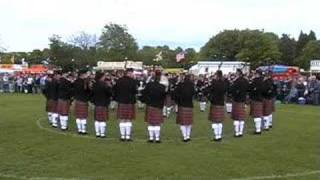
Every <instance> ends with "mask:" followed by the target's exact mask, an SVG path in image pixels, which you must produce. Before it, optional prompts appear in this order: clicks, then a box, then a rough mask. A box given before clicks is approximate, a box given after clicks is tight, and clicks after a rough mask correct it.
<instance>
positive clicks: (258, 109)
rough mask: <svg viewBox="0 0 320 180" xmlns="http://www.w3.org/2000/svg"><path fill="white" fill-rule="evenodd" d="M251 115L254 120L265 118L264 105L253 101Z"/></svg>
mask: <svg viewBox="0 0 320 180" xmlns="http://www.w3.org/2000/svg"><path fill="white" fill-rule="evenodd" d="M250 115H251V116H252V117H254V118H259V117H262V116H263V103H262V102H258V101H252V102H251V103H250Z"/></svg>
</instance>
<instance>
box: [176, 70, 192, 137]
mask: <svg viewBox="0 0 320 180" xmlns="http://www.w3.org/2000/svg"><path fill="white" fill-rule="evenodd" d="M192 81H193V79H192V76H191V75H185V77H184V80H183V81H182V82H180V83H179V84H178V87H177V88H176V90H175V93H174V94H175V101H176V103H177V104H178V113H177V118H176V123H177V124H178V125H180V130H181V134H182V137H183V141H184V142H188V141H190V140H191V139H190V135H191V128H192V123H193V96H194V95H195V87H194V83H193V82H192Z"/></svg>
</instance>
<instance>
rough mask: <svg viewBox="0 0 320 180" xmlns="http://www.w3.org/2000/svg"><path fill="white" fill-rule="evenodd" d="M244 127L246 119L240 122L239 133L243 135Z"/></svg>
mask: <svg viewBox="0 0 320 180" xmlns="http://www.w3.org/2000/svg"><path fill="white" fill-rule="evenodd" d="M243 129H244V121H240V123H239V135H243Z"/></svg>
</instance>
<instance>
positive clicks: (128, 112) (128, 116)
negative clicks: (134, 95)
mask: <svg viewBox="0 0 320 180" xmlns="http://www.w3.org/2000/svg"><path fill="white" fill-rule="evenodd" d="M135 116H136V110H135V106H134V104H118V109H117V118H118V119H119V120H122V119H124V120H133V119H134V118H135Z"/></svg>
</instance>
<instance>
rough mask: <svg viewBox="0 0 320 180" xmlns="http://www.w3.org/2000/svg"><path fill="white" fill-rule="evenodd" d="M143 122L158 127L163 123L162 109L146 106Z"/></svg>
mask: <svg viewBox="0 0 320 180" xmlns="http://www.w3.org/2000/svg"><path fill="white" fill-rule="evenodd" d="M144 121H145V122H147V123H148V124H150V125H152V126H160V125H161V124H162V123H163V114H162V109H160V108H156V107H152V106H147V108H146V114H145V117H144Z"/></svg>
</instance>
